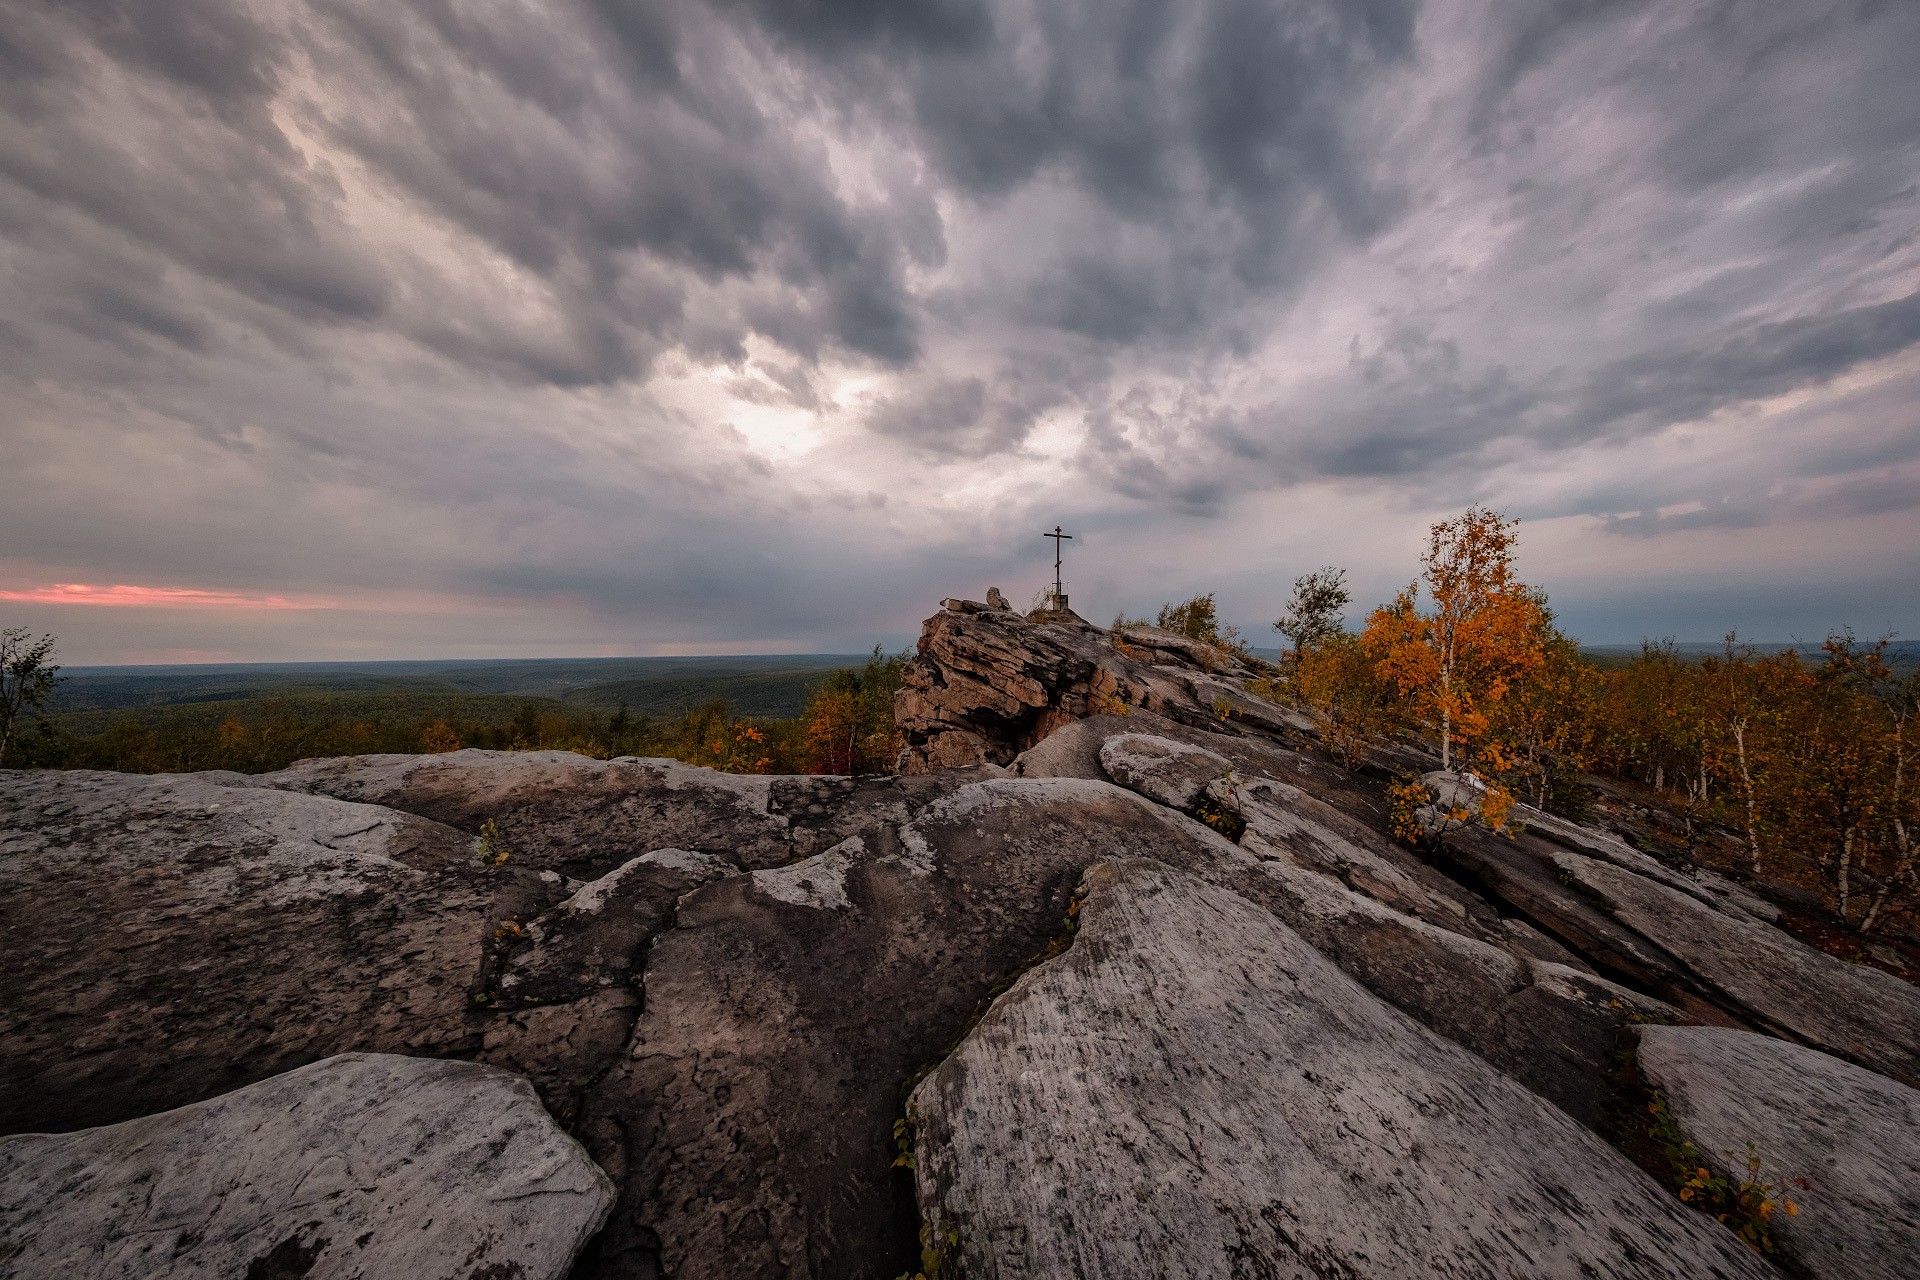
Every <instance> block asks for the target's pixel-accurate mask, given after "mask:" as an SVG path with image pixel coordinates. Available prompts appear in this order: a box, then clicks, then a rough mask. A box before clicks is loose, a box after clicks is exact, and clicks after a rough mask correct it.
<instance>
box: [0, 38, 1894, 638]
mask: <svg viewBox="0 0 1920 1280" xmlns="http://www.w3.org/2000/svg"><path fill="white" fill-rule="evenodd" d="M1916 50H1920V5H1916V4H1912V3H1898V2H1888V3H1869V2H1862V3H1842V4H1827V3H1821V2H1820V0H1795V3H1791V4H1783V3H1778V2H1777V0H1775V2H1767V0H1759V2H1754V3H1703V4H1681V3H1632V2H1623V0H1568V2H1566V3H1552V2H1548V0H1434V2H1432V3H1416V2H1414V0H1297V2H1296V0H1179V2H1177V3H1176V2H1171V0H1169V2H1164V3H1155V2H1147V0H918V2H917V3H914V4H899V3H895V2H893V0H648V2H629V0H540V3H533V2H532V0H525V2H521V3H508V2H499V3H482V2H471V3H469V2H466V0H364V2H363V0H325V2H324V3H317V4H304V3H299V2H298V0H259V2H257V3H253V2H247V3H243V2H242V0H169V2H168V3H167V4H164V5H156V4H152V3H143V2H142V0H62V2H61V3H60V4H57V5H53V4H46V3H42V2H40V0H0V458H4V464H5V465H4V468H3V469H0V626H22V627H28V628H31V629H33V630H35V631H50V632H53V633H55V634H56V635H58V636H59V637H60V643H61V648H60V656H61V657H62V658H63V659H64V660H66V661H68V662H70V663H111V662H191V661H209V662H212V661H254V660H261V661H271V660H296V659H298V660H315V659H330V658H333V659H365V658H403V657H491V656H503V657H504V656H561V655H569V656H587V655H627V654H634V655H640V654H657V653H759V652H849V651H856V650H863V649H866V648H868V647H870V646H871V645H873V644H875V643H883V644H886V645H887V646H888V647H889V648H894V647H898V646H899V645H902V644H904V643H907V642H908V641H910V640H911V638H912V637H913V636H914V635H915V634H917V631H918V626H919V622H920V620H921V619H922V618H924V617H925V616H927V615H928V614H929V613H931V612H932V611H933V610H934V609H935V608H936V607H937V603H938V601H939V600H940V598H941V597H943V596H950V595H959V596H968V597H973V598H980V597H981V596H983V595H984V593H985V591H986V589H987V588H988V587H989V586H998V587H1000V588H1001V589H1002V590H1003V591H1005V592H1006V593H1007V594H1008V596H1009V597H1011V598H1012V599H1014V600H1015V601H1016V602H1021V603H1024V602H1026V601H1027V600H1028V599H1030V598H1032V597H1033V596H1034V595H1035V594H1036V593H1037V592H1038V591H1039V589H1040V588H1041V586H1042V584H1043V583H1044V582H1046V581H1047V580H1048V578H1049V577H1050V576H1051V570H1052V565H1051V559H1052V548H1053V543H1052V542H1050V541H1043V540H1042V539H1041V536H1040V535H1041V533H1042V532H1043V531H1044V530H1047V529H1051V528H1053V527H1054V526H1055V525H1056V524H1059V525H1063V526H1064V527H1065V528H1066V530H1067V531H1068V532H1069V533H1072V534H1074V535H1075V540H1074V541H1073V542H1071V543H1069V544H1068V550H1067V567H1066V577H1067V585H1068V590H1069V592H1070V595H1071V597H1072V600H1073V604H1074V606H1075V608H1076V609H1077V610H1078V611H1079V612H1081V613H1082V614H1083V615H1085V616H1087V617H1089V618H1090V619H1093V620H1094V621H1098V622H1105V621H1106V620H1108V619H1110V618H1111V617H1112V616H1113V615H1114V614H1116V613H1118V612H1122V611H1124V612H1126V613H1128V614H1135V615H1137V614H1142V613H1146V614H1151V613H1152V612H1153V611H1154V610H1155V609H1156V608H1157V607H1158V606H1159V605H1160V604H1162V603H1164V602H1166V601H1173V600H1180V599H1184V598H1186V597H1187V596H1189V595H1192V594H1195V593H1198V592H1202V591H1214V592H1216V593H1217V598H1218V601H1219V605H1220V609H1221V612H1222V614H1223V615H1224V616H1225V617H1226V618H1227V619H1228V620H1230V621H1232V622H1234V623H1236V624H1237V625H1239V626H1240V627H1241V629H1242V630H1243V631H1244V632H1245V633H1246V634H1247V636H1248V638H1249V639H1251V640H1252V641H1253V642H1254V643H1256V644H1263V643H1278V639H1277V637H1276V636H1275V634H1274V633H1273V632H1272V631H1271V630H1270V629H1269V624H1270V623H1271V621H1272V620H1273V619H1274V618H1275V617H1277V616H1278V615H1279V614H1280V612H1281V610H1282V607H1283V605H1284V602H1285V600H1286V597H1287V594H1288V591H1289V588H1290V586H1291V583H1292V580H1293V578H1294V577H1295V576H1296V575H1298V574H1301V573H1305V572H1307V571H1309V570H1312V569H1315V568H1317V567H1319V566H1321V565H1334V566H1338V567H1342V568H1344V569H1346V570H1347V571H1348V574H1349V579H1350V582H1351V584H1352V586H1353V589H1354V594H1355V597H1356V608H1355V612H1354V615H1353V619H1352V620H1353V621H1355V622H1356V623H1357V622H1358V621H1359V617H1360V615H1361V614H1362V613H1363V612H1364V610H1365V608H1366V607H1369V606H1371V605H1372V604H1374V603H1376V602H1378V601H1380V600H1384V599H1386V598H1388V597H1390V596H1391V595H1392V594H1393V593H1394V592H1395V591H1396V590H1397V589H1399V588H1400V587H1402V586H1404V585H1405V584H1406V583H1407V582H1408V581H1410V580H1411V579H1412V578H1413V577H1414V575H1415V574H1416V573H1417V571H1418V553H1419V549H1420V547H1421V545H1422V543H1423V542H1424V532H1425V530H1426V528H1427V526H1428V525H1430V524H1431V523H1433V522H1435V521H1438V520H1444V519H1447V518H1450V517H1451V516H1454V515H1457V514H1458V513H1460V512H1461V511H1463V510H1465V509H1466V508H1467V507H1468V506H1469V505H1472V504H1485V505H1488V506H1491V507H1493V508H1495V509H1497V510H1500V511H1502V512H1504V513H1506V514H1507V515H1508V516H1510V517H1514V518H1516V519H1518V520H1519V521H1520V525H1519V529H1520V555H1519V565H1520V571H1521V574H1522V576H1523V577H1524V578H1526V580H1527V581H1529V582H1532V583H1535V584H1537V585H1539V586H1541V587H1543V588H1545V589H1546V590H1547V592H1548V593H1549V596H1550V598H1551V600H1552V602H1553V604H1554V606H1555V608H1556V609H1557V611H1558V614H1559V617H1560V620H1561V622H1562V624H1563V625H1564V626H1565V627H1566V628H1567V629H1568V630H1569V631H1571V632H1572V633H1574V634H1575V635H1577V636H1579V637H1580V638H1582V639H1584V640H1586V641H1588V642H1590V643H1631V642H1634V641H1637V640H1639V639H1641V638H1642V637H1647V636H1655V637H1657V636H1674V637H1676V638H1678V639H1681V640H1710V639H1714V638H1717V637H1718V636H1720V635H1721V634H1722V633H1724V632H1725V631H1727V630H1728V629H1729V628H1737V629H1738V630H1739V631H1740V632H1741V634H1743V635H1745V636H1747V637H1749V638H1751V639H1755V640H1760V641H1772V640H1782V639H1793V638H1802V639H1813V640H1815V641H1817V640H1818V638H1819V637H1821V636H1823V635H1825V634H1826V632H1827V631H1828V630H1829V629H1832V628H1835V627H1841V626H1850V627H1853V628H1854V629H1856V630H1857V631H1858V632H1860V633H1861V634H1863V635H1878V634H1880V633H1882V632H1885V631H1888V630H1897V631H1900V632H1902V633H1903V634H1905V635H1906V636H1907V637H1909V638H1916V637H1920V93H1917V92H1915V89H1914V82H1915V74H1916V73H1915V67H1916V63H1915V51H1916Z"/></svg>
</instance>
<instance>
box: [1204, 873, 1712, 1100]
mask: <svg viewBox="0 0 1920 1280" xmlns="http://www.w3.org/2000/svg"><path fill="white" fill-rule="evenodd" d="M1257 871H1258V879H1254V878H1253V877H1247V876H1244V875H1241V876H1236V877H1231V878H1229V877H1222V876H1218V875H1215V876H1212V877H1210V878H1213V879H1215V880H1216V881H1218V882H1221V883H1226V884H1230V885H1231V886H1232V887H1233V888H1235V889H1237V890H1238V891H1240V892H1241V893H1242V894H1243V895H1244V896H1246V897H1248V898H1250V899H1252V900H1253V901H1255V902H1258V903H1259V904H1260V905H1262V906H1264V907H1266V908H1267V909H1268V910H1269V911H1271V912H1272V913H1273V914H1274V915H1276V916H1278V917H1279V918H1280V919H1281V920H1283V921H1285V922H1286V923H1287V924H1288V925H1290V926H1291V927H1292V928H1294V929H1295V930H1296V931H1298V932H1299V933H1300V934H1301V936H1303V937H1304V938H1306V939H1307V941H1308V942H1310V943H1311V944H1312V945H1313V946H1315V947H1317V948H1318V949H1319V950H1320V952H1321V954H1323V955H1324V956H1326V957H1327V958H1328V959H1329V960H1331V961H1332V962H1333V963H1335V964H1336V965H1338V966H1339V967H1340V968H1341V969H1342V970H1343V971H1344V972H1346V973H1347V974H1348V975H1350V976H1351V977H1353V978H1355V979H1357V980H1359V982H1360V983H1361V984H1362V985H1363V986H1365V987H1366V988H1367V989H1368V990H1369V991H1371V992H1373V993H1374V994H1375V995H1376V996H1379V997H1380V998H1381V999H1383V1000H1386V1001H1387V1002H1389V1003H1390V1004H1392V1005H1394V1006H1395V1007H1397V1008H1399V1009H1401V1010H1402V1011H1404V1012H1406V1013H1408V1014H1411V1015H1412V1016H1413V1017H1415V1018H1417V1019H1419V1021H1420V1022H1421V1024H1422V1025H1424V1026H1426V1027H1427V1028H1429V1029H1430V1030H1432V1031H1435V1032H1437V1033H1439V1034H1440V1035H1443V1036H1446V1037H1447V1038H1448V1039H1449V1040H1452V1041H1453V1042H1454V1043H1456V1044H1459V1045H1463V1046H1465V1047H1466V1048H1469V1049H1471V1050H1473V1051H1474V1052H1475V1053H1478V1054H1480V1055H1481V1056H1482V1057H1484V1058H1485V1059H1486V1060H1487V1061H1488V1062H1490V1063H1492V1064H1493V1065H1494V1066H1497V1067H1499V1068H1500V1069H1501V1070H1502V1071H1505V1072H1506V1073H1507V1074H1508V1075H1510V1076H1512V1077H1513V1078H1514V1079H1515V1080H1517V1081H1519V1082H1520V1083H1521V1084H1524V1085H1526V1086H1527V1087H1528V1088H1530V1089H1532V1090H1533V1091H1534V1092H1536V1093H1538V1094H1539V1095H1540V1096H1541V1097H1543V1098H1546V1099H1548V1100H1549V1101H1551V1102H1553V1103H1555V1104H1557V1105H1558V1106H1559V1107H1560V1108H1561V1109H1562V1110H1564V1111H1565V1112H1566V1113H1567V1114H1568V1115H1570V1116H1572V1117H1574V1118H1575V1119H1577V1120H1579V1121H1581V1122H1582V1123H1584V1124H1587V1125H1589V1126H1592V1127H1594V1128H1596V1129H1597V1128H1600V1127H1601V1126H1602V1125H1603V1124H1604V1122H1605V1118H1606V1114H1607V1111H1608V1108H1609V1104H1610V1100H1611V1098H1612V1086H1611V1085H1610V1084H1609V1083H1608V1079H1607V1076H1608V1071H1609V1066H1610V1062H1609V1059H1610V1057H1611V1055H1612V1054H1613V1053H1614V1051H1615V1050H1616V1049H1618V1048H1619V1047H1620V1046H1621V1045H1622V1043H1623V1040H1624V1034H1625V1032H1626V1031H1627V1029H1628V1028H1629V1027H1631V1026H1632V1025H1634V1024H1637V1023H1641V1022H1647V1021H1676V1020H1678V1019H1679V1017H1680V1014H1679V1013H1678V1011H1677V1010H1675V1009H1673V1008H1671V1007H1669V1006H1667V1005H1665V1004H1663V1003H1662V1002H1660V1001H1658V1000H1655V999H1652V998H1651V997H1648V996H1644V995H1641V994H1639V993H1638V992H1635V991H1633V990H1631V989H1629V988H1626V987H1622V986H1619V985H1618V984H1615V983H1611V982H1608V981H1607V980H1605V979H1603V978H1600V977H1596V976H1593V975H1590V974H1584V973H1580V972H1578V971H1576V970H1573V969H1570V968H1567V967H1565V966H1562V965H1558V964H1553V963H1548V962H1543V961H1540V960H1537V959H1533V958H1530V957H1527V956H1526V955H1525V954H1524V952H1520V953H1516V950H1517V949H1502V948H1500V947H1498V946H1495V945H1493V944H1492V943H1490V942H1485V941H1481V940H1479V939H1477V938H1473V937H1469V936H1466V935H1465V934H1462V933H1459V932H1455V931H1454V930H1451V929H1447V928H1443V927H1440V926H1437V925H1433V924H1429V923H1427V922H1426V921H1424V920H1420V919H1417V918H1415V917H1413V916H1410V915H1406V914H1403V913H1401V912H1399V911H1395V910H1393V909H1392V908H1390V907H1388V906H1386V905H1384V904H1382V903H1380V902H1378V901H1376V900H1375V899H1373V898H1371V897H1368V896H1366V895H1364V894H1361V893H1358V892H1355V891H1354V890H1352V889H1349V888H1347V887H1346V886H1345V885H1342V884H1340V883H1339V882H1338V881H1336V880H1334V879H1333V878H1332V877H1330V876H1327V875H1325V874H1323V873H1321V872H1318V871H1314V870H1311V869H1308V868H1304V867H1301V866H1299V865H1298V864H1296V863H1294V862H1292V861H1290V860H1288V859H1284V858H1283V859H1273V860H1269V861H1263V862H1261V863H1259V864H1258V867H1257ZM1262 882H1264V883H1262Z"/></svg>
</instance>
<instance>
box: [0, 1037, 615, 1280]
mask: <svg viewBox="0 0 1920 1280" xmlns="http://www.w3.org/2000/svg"><path fill="white" fill-rule="evenodd" d="M612 1199H613V1188H612V1187H611V1186H610V1185H609V1184H608V1182H607V1179H606V1175H604V1174H602V1173H601V1172H600V1170H599V1169H597V1168H595V1167H594V1164H593V1162H592V1161H591V1160H589V1159H587V1156H586V1153H585V1152H583V1151H582V1150H581V1149H580V1145H579V1144H578V1143H576V1142H575V1141H574V1140H573V1139H571V1138H569V1137H568V1136H567V1135H566V1134H565V1133H563V1132H562V1131H561V1130H560V1129H559V1128H558V1127H557V1126H556V1125H555V1124H554V1123H553V1121H552V1119H551V1118H550V1117H549V1116H548V1115H547V1113H546V1112H545V1111H544V1110H542V1109H541V1106H540V1101H539V1099H537V1098H536V1097H534V1095H533V1090H532V1089H530V1088H528V1087H527V1084H526V1082H525V1081H524V1080H521V1079H519V1078H518V1077H516V1076H512V1075H509V1074H508V1073H506V1072H504V1071H496V1070H494V1069H492V1068H490V1067H482V1066H476V1065H474V1064H472V1063H465V1062H436V1061H432V1060H430V1059H424V1058H404V1057H398V1056H394V1055H391V1054H366V1053H349V1054H341V1055H340V1056H338V1057H333V1058H328V1059H326V1060H324V1061H321V1062H316V1063H313V1064H311V1065H309V1066H305V1067H302V1068H300V1069H299V1070H297V1071H290V1072H288V1073H286V1074H285V1075H280V1076H276V1077H274V1078H273V1079H271V1080H266V1081H262V1082H261V1083H259V1084H255V1085H250V1086H248V1087H247V1088H244V1089H240V1090H237V1091H235V1092H233V1093H227V1094H222V1095H221V1096H220V1097H217V1098H213V1099H210V1100H208V1101H206V1102H197V1103H194V1104H193V1105H192V1106H188V1107H182V1108H180V1109H178V1110H175V1111H163V1112H161V1113H160V1114H158V1115H152V1116H145V1117H143V1118H141V1119H138V1120H128V1121H125V1122H123V1123H121V1124H116V1125H108V1126H106V1127H104V1128H98V1129H85V1130H82V1131H80V1132H78V1133H68V1134H27V1135H24V1136H19V1137H13V1138H7V1139H0V1275H7V1276H19V1277H29V1276H39V1277H54V1276H60V1277H74V1278H75V1280H78V1278H80V1277H92V1276H141V1277H151V1278H153V1280H160V1278H163V1277H180V1278H182V1280H185V1278H186V1277H194V1278H196V1280H197V1278H198V1277H214V1276H233V1277H241V1276H244V1277H292V1276H310V1277H313V1280H327V1278H330V1277H341V1278H344V1277H352V1276H365V1277H374V1276H399V1277H406V1278H407V1280H475V1277H482V1278H493V1277H499V1278H502V1280H505V1278H506V1277H512V1278H513V1280H558V1278H559V1277H561V1276H564V1275H565V1274H566V1273H567V1268H568V1266H569V1264H570V1263H571V1262H572V1261H573V1258H574V1255H575V1254H576V1253H578V1252H579V1250H580V1246H581V1245H582V1244H584V1243H585V1242H586V1240H587V1238H588V1237H589V1236H591V1235H592V1234H593V1232H594V1230H595V1229H596V1228H597V1227H598V1226H599V1225H600V1221H601V1219H602V1218H604V1217H605V1216H606V1212H607V1206H608V1205H609V1204H610V1203H612Z"/></svg>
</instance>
